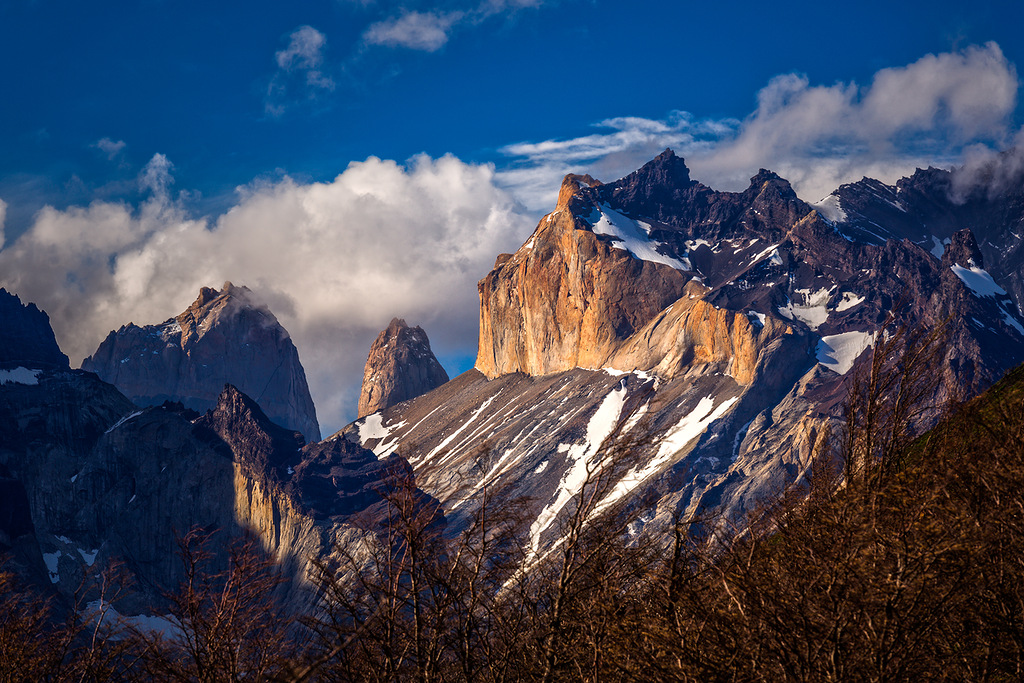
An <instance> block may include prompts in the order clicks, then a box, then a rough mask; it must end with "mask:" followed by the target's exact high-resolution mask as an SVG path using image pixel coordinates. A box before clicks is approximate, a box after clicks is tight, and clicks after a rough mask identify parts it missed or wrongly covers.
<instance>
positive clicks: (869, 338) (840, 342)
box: [815, 331, 875, 375]
mask: <svg viewBox="0 0 1024 683" xmlns="http://www.w3.org/2000/svg"><path fill="white" fill-rule="evenodd" d="M874 339H875V336H874V335H873V334H872V333H871V332H857V331H853V332H842V333H840V334H832V335H828V336H826V337H822V338H821V341H819V342H818V347H817V349H816V350H815V354H816V356H817V358H818V362H819V363H821V364H822V365H824V366H825V367H826V368H828V369H829V370H832V371H833V372H837V373H839V374H840V375H845V374H846V373H847V372H849V371H850V368H852V367H853V363H854V361H856V360H857V358H859V357H860V354H862V353H863V352H864V349H866V348H868V347H869V346H871V345H872V344H873V343H874Z"/></svg>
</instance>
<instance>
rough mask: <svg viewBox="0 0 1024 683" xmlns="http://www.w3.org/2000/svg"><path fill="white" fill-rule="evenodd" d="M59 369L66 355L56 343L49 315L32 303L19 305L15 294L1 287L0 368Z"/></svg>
mask: <svg viewBox="0 0 1024 683" xmlns="http://www.w3.org/2000/svg"><path fill="white" fill-rule="evenodd" d="M19 366H23V367H29V368H35V369H41V368H59V369H62V370H66V369H67V368H68V367H69V366H68V357H67V356H65V355H64V354H63V353H62V352H61V350H60V347H59V346H58V345H57V339H56V337H55V336H54V334H53V328H51V327H50V318H49V316H48V315H46V313H45V312H43V311H41V310H39V309H38V308H37V307H36V305H35V304H33V303H28V304H22V303H21V299H20V298H18V296H17V295H16V294H11V293H9V292H8V291H7V290H6V289H0V368H4V367H12V368H13V367H19Z"/></svg>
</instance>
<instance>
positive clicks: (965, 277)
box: [950, 263, 1006, 296]
mask: <svg viewBox="0 0 1024 683" xmlns="http://www.w3.org/2000/svg"><path fill="white" fill-rule="evenodd" d="M950 269H952V271H953V272H954V273H956V276H957V277H958V278H960V280H961V281H962V282H963V283H964V284H965V285H967V288H968V289H970V290H971V291H972V292H974V293H975V294H976V295H977V296H1006V290H1005V289H1003V288H1002V287H1000V286H999V285H997V284H996V281H995V280H993V279H992V276H991V275H989V274H988V271H987V270H984V269H983V268H979V267H977V266H976V265H974V264H973V263H972V264H970V267H969V268H964V267H963V266H961V265H959V264H953V265H952V266H950Z"/></svg>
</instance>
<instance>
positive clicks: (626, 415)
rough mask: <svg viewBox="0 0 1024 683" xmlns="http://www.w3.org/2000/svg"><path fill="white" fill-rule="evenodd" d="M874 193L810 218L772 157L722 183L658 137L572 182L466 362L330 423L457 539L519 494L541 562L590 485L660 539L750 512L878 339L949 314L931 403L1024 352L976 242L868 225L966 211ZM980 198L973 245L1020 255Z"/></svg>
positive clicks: (488, 307)
mask: <svg viewBox="0 0 1024 683" xmlns="http://www.w3.org/2000/svg"><path fill="white" fill-rule="evenodd" d="M921 173H923V174H925V175H926V176H928V173H927V172H921ZM919 175H920V174H919ZM915 177H917V176H915ZM933 180H934V179H933ZM873 182H874V181H871V182H870V183H869V182H868V181H865V182H864V184H863V188H860V187H858V188H852V189H851V188H850V187H849V186H844V188H841V189H840V190H839V191H837V192H838V194H837V195H835V196H833V197H832V199H831V200H829V201H828V202H826V203H825V204H823V205H822V206H821V207H817V208H816V207H814V206H811V205H809V204H807V203H805V202H804V201H802V200H801V199H800V198H799V197H797V195H796V194H795V193H794V192H793V190H792V188H791V187H790V185H789V183H788V182H787V181H785V180H784V179H782V178H780V177H779V176H777V175H776V174H774V173H772V172H771V171H766V170H761V171H759V172H758V173H757V175H755V176H754V177H753V178H751V181H750V186H749V187H748V188H747V189H746V190H744V191H743V192H735V193H730V192H718V191H715V190H713V189H711V188H709V187H706V186H704V185H702V184H700V183H699V182H696V181H695V180H693V179H692V178H691V177H690V174H689V171H688V170H687V168H686V165H685V164H684V162H683V160H682V159H680V158H679V157H677V156H676V155H675V154H673V153H672V152H671V151H670V150H666V152H664V153H663V154H661V155H659V156H658V157H657V158H655V159H654V160H652V161H651V162H649V163H648V164H646V165H645V166H644V167H643V168H641V169H639V170H637V171H636V172H634V173H632V174H630V175H628V176H626V177H625V178H622V179H621V180H618V181H616V182H613V183H608V184H600V183H598V182H597V181H595V180H593V179H592V178H590V177H584V176H574V175H570V176H567V177H566V179H565V181H564V182H563V184H562V188H561V191H560V193H559V200H558V205H557V206H556V207H555V210H554V211H553V212H552V213H551V214H549V215H547V216H545V217H544V218H543V219H541V221H540V224H539V225H538V226H537V229H536V230H535V231H534V233H533V235H532V236H531V237H530V238H529V239H528V240H527V241H526V243H525V244H523V246H522V247H520V249H519V250H518V251H516V253H514V254H507V255H501V256H499V257H498V259H497V262H496V263H495V267H494V269H493V270H492V271H491V272H490V273H489V274H488V275H487V276H486V277H485V278H484V279H483V280H481V282H480V283H479V287H478V288H479V293H480V341H479V352H478V356H477V363H476V369H475V370H473V371H471V372H469V373H466V374H464V375H462V376H461V377H458V378H455V379H454V380H452V381H451V382H449V383H448V384H447V385H445V386H444V387H442V388H440V389H438V390H436V391H434V392H432V393H430V394H428V395H426V396H421V397H419V398H416V399H413V400H412V401H409V402H408V403H406V404H402V405H399V406H393V407H391V408H388V409H385V410H383V411H382V412H381V413H380V414H374V415H372V416H369V417H367V418H364V419H361V420H359V421H357V422H356V423H354V424H353V425H351V426H350V427H349V428H347V429H346V430H345V431H346V433H347V434H349V435H350V437H351V438H354V439H359V440H360V442H361V443H362V444H363V445H364V446H366V447H368V448H372V449H373V450H374V451H375V452H376V453H377V454H378V455H385V454H388V453H393V452H397V453H400V454H402V455H404V456H405V457H407V458H408V459H409V461H410V462H411V463H412V465H413V467H414V471H415V473H416V476H417V481H418V482H419V483H420V485H421V486H422V487H423V488H424V489H425V490H426V491H427V492H428V493H430V494H431V495H434V496H436V497H437V498H438V499H439V500H440V501H441V502H442V504H443V505H444V506H445V510H446V514H447V515H448V516H449V521H450V523H451V524H453V525H454V526H453V527H452V528H457V527H458V526H459V524H460V523H461V521H460V520H464V519H469V518H470V517H471V516H472V515H473V514H474V511H475V510H476V508H475V506H476V505H477V502H476V501H478V500H480V499H481V496H480V493H481V491H483V490H484V489H485V488H486V489H487V490H488V491H489V492H491V495H492V496H493V495H496V496H498V497H504V498H507V499H508V500H510V501H511V500H517V501H522V500H529V501H531V502H530V503H529V505H528V507H529V512H528V513H527V514H528V517H529V518H530V519H532V522H530V529H529V531H530V539H531V540H530V542H531V543H532V544H533V547H534V549H535V550H537V551H538V552H541V551H543V549H545V548H547V547H550V545H551V544H552V543H555V542H557V540H558V538H559V528H560V520H561V519H562V518H563V517H564V515H565V514H566V511H567V510H571V509H574V507H573V505H572V504H570V502H571V501H573V500H575V498H576V497H577V496H579V495H580V494H581V492H582V491H583V490H584V489H585V488H586V487H588V486H590V487H591V488H590V494H591V496H590V498H591V499H592V500H593V501H594V508H593V510H594V514H596V513H597V512H599V511H601V510H607V509H611V508H612V507H613V506H614V507H620V506H621V509H627V510H633V511H634V512H635V513H636V514H637V524H638V528H639V527H643V528H646V529H649V530H652V531H653V532H654V533H658V531H657V530H658V529H661V530H665V529H668V528H670V527H671V524H672V520H673V519H675V518H677V517H680V516H681V517H683V518H688V517H693V516H697V515H700V516H701V517H702V518H703V519H706V520H708V523H709V524H710V525H711V526H722V527H730V526H731V525H734V524H742V523H743V520H744V518H745V516H746V515H748V514H751V513H753V512H754V511H756V510H757V509H758V506H759V505H760V504H761V502H762V501H763V500H765V499H766V498H770V497H771V496H774V495H776V494H777V493H779V492H780V491H782V490H783V489H785V488H786V487H787V486H790V485H792V484H794V483H798V482H801V481H805V480H806V478H807V477H809V473H810V472H811V471H812V469H813V468H814V466H815V463H820V462H821V459H822V458H825V459H826V460H827V458H829V457H831V456H830V453H829V450H828V448H827V447H826V445H825V442H824V440H823V439H822V435H823V434H825V433H826V432H827V428H829V427H835V426H836V420H837V417H838V416H839V414H840V412H841V405H842V403H843V401H844V399H845V396H846V392H847V386H848V384H849V380H850V379H851V378H852V377H854V376H855V375H857V374H858V373H860V372H862V371H863V370H864V369H865V368H866V367H867V366H868V365H869V364H870V360H871V349H872V348H873V346H874V345H876V343H877V340H878V339H879V338H888V336H889V335H892V334H896V333H897V332H898V330H900V329H901V328H905V329H933V328H936V327H938V326H943V329H944V330H945V337H944V340H943V342H942V346H941V347H940V351H941V353H940V358H941V360H940V362H939V364H938V366H937V367H936V368H935V369H934V371H933V375H934V376H936V377H940V379H941V382H940V383H939V384H938V386H937V387H936V388H935V389H934V394H933V395H932V396H931V399H932V400H934V401H936V402H939V401H941V400H943V398H945V397H947V396H957V397H963V396H964V395H965V394H971V393H973V392H976V391H978V390H981V389H983V388H985V387H986V386H988V385H989V384H991V383H992V382H994V381H995V380H997V379H998V378H999V377H1001V376H1002V374H1003V373H1005V372H1006V370H1007V369H1009V368H1011V367H1013V366H1015V365H1017V364H1019V363H1021V362H1022V361H1024V317H1022V316H1021V314H1020V311H1019V310H1018V308H1017V306H1016V305H1015V302H1014V300H1013V298H1012V296H1011V294H1010V293H1008V290H1012V287H1010V286H1007V285H1004V284H1003V283H1004V280H1003V279H1001V278H1000V277H997V276H995V273H994V271H993V272H991V273H990V272H989V271H986V270H985V268H986V264H987V263H989V262H990V260H989V255H988V253H987V252H985V247H983V246H982V247H979V245H978V243H977V242H976V241H975V239H974V236H973V235H972V233H971V231H964V232H955V231H952V230H951V231H949V232H948V234H947V235H946V236H945V237H943V239H945V240H947V241H949V243H950V245H949V247H948V248H947V249H946V250H945V254H943V253H942V252H941V251H939V252H934V251H930V249H926V248H922V246H921V245H920V244H916V243H914V242H913V241H910V240H905V239H885V238H879V237H878V236H877V235H880V234H882V233H881V232H878V231H886V230H889V231H890V232H891V233H892V235H893V236H894V237H895V236H896V235H897V234H900V233H899V231H901V230H902V231H903V232H906V231H907V230H909V229H910V228H908V227H907V226H908V225H921V224H923V222H924V221H925V220H931V218H932V217H933V216H934V215H938V214H942V215H945V214H943V213H942V212H944V211H947V210H948V212H950V215H961V214H958V213H957V212H958V211H960V209H957V208H956V207H955V206H953V204H954V202H952V200H950V199H949V198H948V196H944V198H943V199H942V201H944V202H945V204H941V202H940V201H939V199H936V197H938V195H937V194H936V193H937V190H936V189H935V188H936V186H937V185H936V183H935V182H931V184H929V183H925V182H924V181H923V180H920V179H919V180H916V181H913V182H911V183H910V184H911V185H914V186H915V187H917V186H919V185H920V186H922V187H925V186H926V187H927V188H928V190H927V192H925V190H920V193H921V195H922V197H924V196H928V197H931V198H932V201H933V204H934V205H935V206H939V205H940V204H941V206H942V207H945V208H942V209H941V210H936V209H935V206H932V207H931V208H930V209H929V208H927V206H926V205H927V202H926V201H925V200H924V199H921V200H920V201H919V202H918V205H919V206H920V207H921V216H922V218H913V219H908V218H907V217H906V216H905V214H906V213H907V212H908V211H909V209H907V207H906V206H903V205H899V201H902V199H899V198H897V197H896V194H891V195H890V194H885V193H883V192H882V191H881V190H880V189H879V188H878V187H876V185H875V184H872V183H873ZM901 182H903V181H901ZM908 182H910V181H908ZM940 184H941V183H940ZM949 186H950V183H949V182H947V183H946V187H947V188H948V187H949ZM901 187H902V185H901ZM908 187H909V185H908ZM894 192H895V191H894ZM929 193H930V194H929ZM854 196H856V197H857V201H858V202H861V203H860V204H857V206H859V207H861V208H862V209H863V212H864V213H863V216H864V218H863V219H862V218H855V217H854V213H853V208H851V207H852V202H853V200H852V199H849V200H848V197H854ZM979 201H980V200H979ZM986 201H990V202H992V201H995V202H997V203H998V202H1001V201H1003V199H998V198H996V199H988V200H986ZM894 203H895V204H894ZM848 204H850V206H848ZM1011 204H1012V202H1011ZM1014 206H1015V205H1014ZM887 207H888V208H887ZM894 207H895V208H894ZM950 207H952V208H950ZM844 209H845V210H846V214H843V213H842V212H843V210H844ZM929 211H931V213H929ZM936 211H938V214H937V213H936ZM972 211H974V212H975V214H976V215H979V216H980V215H986V216H989V217H990V218H992V219H993V220H995V218H994V217H995V216H997V215H1003V216H1004V217H1009V220H1010V224H1011V225H1010V227H1006V226H1005V225H1003V224H1002V223H997V224H996V225H993V226H989V227H987V228H986V230H987V233H986V234H989V235H1004V236H1005V239H1003V242H999V241H995V242H994V244H996V245H997V246H996V247H995V249H996V250H997V251H1012V249H1010V247H1011V246H1012V242H1011V241H1012V239H1013V238H1012V236H1010V233H1012V232H1013V230H1016V229H1017V228H1016V227H1015V226H1016V223H1015V221H1018V220H1019V219H1018V218H1017V214H1016V213H1014V212H1013V211H1008V210H1006V209H1005V207H1004V208H1003V209H997V208H993V206H991V205H989V206H988V208H986V209H984V210H982V209H978V208H975V209H972ZM1000 211H1002V213H1001V214H1000ZM858 215H861V214H858ZM972 215H974V214H972ZM1022 215H1024V214H1022ZM886 217H891V218H892V219H893V221H892V222H891V223H886V222H883V221H884V219H885V218H886ZM925 217H926V218H925ZM949 220H950V221H952V219H949ZM872 221H877V222H879V224H880V225H881V226H890V227H889V228H886V227H877V226H876V227H874V228H872V227H871V225H872V223H871V222H872ZM915 221H916V222H915ZM950 224H952V223H951V222H950ZM929 225H930V223H929ZM998 226H1003V227H998ZM869 228H870V229H871V230H874V231H875V232H874V233H870V234H869ZM1011 228H1013V229H1012V230H1011ZM887 234H888V233H887ZM944 234H945V233H944ZM940 244H941V241H940ZM1000 244H1006V245H1007V247H1006V248H1004V247H1000V246H998V245H1000ZM925 246H927V247H932V246H933V245H932V243H931V240H929V243H928V244H927V245H925ZM1022 257H1024V254H1022ZM1000 258H1003V257H1000ZM1022 266H1024V258H1018V259H1017V260H1016V261H1012V262H1010V263H1009V264H1006V265H1001V266H1000V268H1002V270H1001V271H1000V272H1008V271H1009V270H1011V269H1013V268H1015V269H1016V272H1021V271H1024V267H1022ZM623 444H628V448H625V447H624V446H623ZM619 446H623V447H622V448H620V447H619ZM623 458H624V459H623ZM598 482H601V483H600V486H602V487H604V488H603V489H601V490H600V495H596V497H595V495H594V489H593V487H594V486H596V485H598V484H597V483H598Z"/></svg>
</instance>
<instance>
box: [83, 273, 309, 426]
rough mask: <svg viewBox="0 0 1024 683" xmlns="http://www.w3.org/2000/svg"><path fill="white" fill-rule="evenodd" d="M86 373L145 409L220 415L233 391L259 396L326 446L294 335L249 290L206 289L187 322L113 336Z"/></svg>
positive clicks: (282, 420)
mask: <svg viewBox="0 0 1024 683" xmlns="http://www.w3.org/2000/svg"><path fill="white" fill-rule="evenodd" d="M82 369H83V370H88V371H90V372H95V373H96V374H97V375H99V376H100V379H102V380H104V381H106V382H110V383H111V384H113V385H114V386H116V387H117V388H118V389H120V390H121V391H122V392H123V393H124V394H125V395H126V396H127V397H128V398H130V399H131V400H132V401H134V402H135V403H136V404H138V405H140V406H150V405H160V404H161V403H163V402H164V401H168V400H169V401H180V402H181V403H183V404H184V405H185V406H186V407H188V408H191V409H193V410H197V411H199V412H203V411H206V410H208V409H210V408H212V407H213V406H214V405H215V404H216V402H217V398H218V396H219V395H220V393H221V390H222V389H223V388H224V385H225V384H232V385H234V386H236V387H238V388H239V390H241V391H242V392H244V393H245V394H247V395H249V396H252V397H253V398H254V399H255V400H256V401H257V403H259V405H260V407H261V408H262V409H263V410H264V412H266V414H267V415H268V416H270V418H271V419H272V420H274V421H276V422H278V423H279V424H281V425H283V426H285V427H288V428H289V429H294V430H297V431H299V432H301V433H302V434H303V436H304V437H305V438H306V440H307V441H309V442H314V441H319V440H320V426H319V424H318V423H317V419H316V409H315V408H314V406H313V399H312V398H311V397H310V395H309V386H308V385H307V383H306V373H305V371H304V370H303V368H302V364H301V363H300V362H299V354H298V351H297V350H296V348H295V345H294V344H293V343H292V340H291V337H290V336H289V335H288V332H287V331H286V330H285V329H284V327H282V326H281V324H280V323H279V322H278V320H277V318H276V317H274V314H273V313H271V312H270V310H269V309H267V307H266V306H264V305H262V304H261V303H260V302H259V301H258V300H257V298H256V297H255V295H253V293H252V292H251V291H250V290H249V289H248V288H246V287H239V286H235V285H232V284H231V283H230V282H226V283H224V287H223V289H222V290H221V291H217V290H215V289H211V288H208V287H204V288H203V289H202V290H200V292H199V297H198V298H197V299H196V300H195V302H194V303H193V304H192V305H191V306H189V307H188V309H186V310H185V311H184V312H183V313H181V314H180V315H178V316H176V317H174V318H171V319H169V320H167V321H165V322H164V323H162V324H160V325H146V326H144V327H139V326H137V325H134V324H128V325H125V326H123V327H121V329H119V330H117V331H116V332H111V333H110V334H109V335H108V336H107V338H106V339H105V340H104V341H103V342H102V343H101V344H100V346H99V348H98V349H96V353H94V354H93V355H92V356H90V357H89V358H86V359H85V360H84V361H83V362H82Z"/></svg>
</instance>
